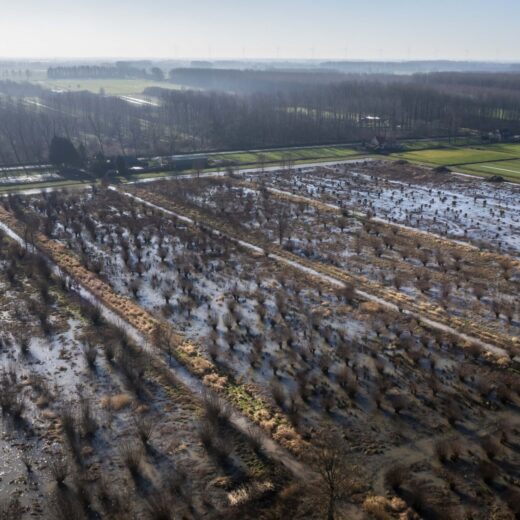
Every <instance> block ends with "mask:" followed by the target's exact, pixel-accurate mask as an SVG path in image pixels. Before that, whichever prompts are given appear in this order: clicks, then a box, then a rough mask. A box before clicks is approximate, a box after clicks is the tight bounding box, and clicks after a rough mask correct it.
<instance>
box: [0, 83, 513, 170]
mask: <svg viewBox="0 0 520 520" xmlns="http://www.w3.org/2000/svg"><path fill="white" fill-rule="evenodd" d="M16 85H18V87H17V86H16ZM146 94H147V95H149V96H153V97H154V98H156V99H157V100H158V106H153V105H136V104H130V103H128V102H127V101H125V100H123V99H119V98H117V97H110V96H104V95H100V94H93V93H90V92H66V93H55V92H51V91H48V90H45V89H42V88H40V87H34V86H31V85H29V84H13V83H12V82H0V163H1V164H3V165H13V164H31V163H46V162H48V152H49V147H50V144H51V141H52V138H53V137H54V136H60V137H65V138H67V139H69V140H70V141H72V142H73V143H74V144H75V146H76V147H78V148H79V147H80V146H81V147H82V148H83V149H84V150H85V152H86V154H87V155H88V156H89V157H92V156H94V155H96V154H97V153H100V152H101V153H103V154H104V155H105V156H117V155H122V156H129V155H143V156H153V155H168V154H173V153H179V152H180V153H182V152H193V151H197V150H205V151H206V150H211V149H215V150H222V149H248V148H251V149H252V148H262V147H276V146H279V147H283V146H293V145H308V144H322V143H333V142H338V143H340V142H350V141H359V140H363V139H370V138H371V137H373V136H374V135H386V136H391V137H396V138H405V137H435V136H439V135H444V136H447V135H454V134H456V133H460V131H461V130H466V129H471V130H474V131H476V132H481V133H487V132H489V131H492V130H495V129H497V128H498V129H507V130H509V131H510V133H511V134H514V133H520V75H518V74H484V75H482V74H432V75H425V76H416V77H415V76H414V77H406V78H401V77H395V76H391V77H381V76H378V77H373V76H353V77H349V76H345V80H344V81H341V82H336V81H334V82H332V83H327V84H322V85H309V84H305V83H301V84H299V85H298V86H296V87H293V88H291V89H289V90H284V89H280V90H279V91H272V92H254V93H247V94H244V93H233V94H231V93H227V92H218V91H199V90H169V89H162V88H156V87H152V88H149V89H147V91H146Z"/></svg>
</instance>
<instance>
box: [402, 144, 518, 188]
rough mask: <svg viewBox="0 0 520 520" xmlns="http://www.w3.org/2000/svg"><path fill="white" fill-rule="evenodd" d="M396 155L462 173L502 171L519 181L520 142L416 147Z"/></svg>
mask: <svg viewBox="0 0 520 520" xmlns="http://www.w3.org/2000/svg"><path fill="white" fill-rule="evenodd" d="M393 156H394V157H396V158H400V159H406V160H407V161H410V162H416V163H421V164H427V165H430V166H448V167H451V168H453V169H455V170H457V171H460V172H463V173H470V174H473V175H481V176H483V177H490V176H492V175H500V176H502V177H504V178H505V179H507V180H511V181H514V182H520V144H500V143H496V144H489V145H478V146H476V145H473V146H467V147H451V148H448V147H446V148H439V149H430V150H414V151H405V152H401V153H397V154H393Z"/></svg>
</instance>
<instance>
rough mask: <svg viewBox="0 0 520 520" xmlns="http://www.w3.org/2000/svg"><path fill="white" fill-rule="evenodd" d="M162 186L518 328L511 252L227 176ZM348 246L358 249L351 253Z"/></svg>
mask: <svg viewBox="0 0 520 520" xmlns="http://www.w3.org/2000/svg"><path fill="white" fill-rule="evenodd" d="M157 191H160V193H163V194H164V193H166V194H168V196H169V197H171V198H174V199H177V200H180V201H183V202H185V201H186V200H188V201H189V202H190V203H193V204H197V205H198V206H199V207H201V208H203V209H204V210H205V211H206V212H209V213H212V212H213V214H214V215H215V216H218V217H220V218H224V219H226V220H228V221H229V222H231V223H232V224H233V225H234V226H235V227H236V228H237V229H239V228H240V226H243V225H246V226H247V227H248V228H249V229H250V230H253V231H255V230H262V232H263V233H265V234H266V236H267V238H269V239H270V240H272V241H277V242H278V243H279V244H280V245H282V246H284V247H285V248H286V249H287V250H289V251H291V252H294V253H296V254H299V255H301V256H303V257H305V258H308V259H311V260H317V261H320V262H323V263H325V264H330V265H333V266H336V267H340V268H346V269H348V270H349V271H351V272H354V273H358V274H360V275H363V276H367V277H368V278H370V279H372V280H374V281H377V282H379V283H381V284H383V285H384V286H387V287H391V288H393V289H396V290H397V291H401V292H404V293H406V294H412V295H414V296H415V297H416V298H424V299H431V300H433V301H435V302H436V303H437V304H438V305H440V306H441V307H442V308H444V309H446V310H447V311H449V312H450V313H451V314H454V315H460V314H463V315H464V314H465V315H467V317H474V316H475V315H477V314H478V315H480V316H481V317H482V318H483V319H485V320H486V321H489V322H492V323H496V322H497V320H499V321H498V323H499V324H500V327H501V328H503V329H507V328H508V327H509V328H510V329H511V328H512V330H513V333H514V330H515V329H517V327H518V326H519V325H520V321H519V316H520V310H519V303H518V301H517V299H516V298H515V297H514V295H515V293H516V292H517V290H518V283H519V278H518V276H519V273H518V272H517V270H516V268H515V264H514V262H513V261H512V260H511V259H510V258H509V257H506V256H502V257H498V258H497V260H496V261H494V262H490V261H485V262H484V261H482V260H479V259H478V255H477V254H474V255H471V256H470V255H468V253H467V250H465V248H463V247H462V248H461V247H458V246H457V245H456V244H453V245H452V246H449V247H448V246H447V245H446V246H443V247H441V246H440V245H438V244H435V243H434V244H433V245H432V244H431V242H430V241H429V240H428V239H427V238H426V237H424V236H422V235H415V236H413V235H411V233H410V232H408V231H403V230H401V229H400V228H399V227H398V226H388V225H383V224H380V223H377V222H374V221H371V220H370V219H358V218H354V217H348V216H340V215H338V214H333V213H332V214H331V213H330V212H324V211H321V210H320V209H319V208H315V207H312V206H309V205H308V204H306V203H304V202H302V203H289V202H287V201H280V200H277V199H276V198H275V197H274V196H273V195H272V194H271V193H270V192H269V191H267V189H265V188H261V189H260V190H259V191H258V192H257V193H256V194H255V196H253V195H252V193H251V190H247V191H246V190H244V189H243V188H241V187H238V188H237V187H234V186H233V183H232V182H230V181H229V180H220V179H203V180H201V179H199V180H197V181H193V182H188V181H186V182H183V183H182V185H181V186H179V184H178V183H174V184H172V183H162V184H161V185H160V186H159V187H157ZM209 193H211V198H210V195H209ZM212 208H213V209H212ZM345 250H349V251H351V253H355V254H349V255H348V256H345V255H344V251H345ZM368 259H370V261H367V260H368ZM468 304H469V306H468ZM468 312H469V313H470V314H469V315H468V314H467V313H468Z"/></svg>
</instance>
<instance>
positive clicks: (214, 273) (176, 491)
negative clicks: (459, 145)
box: [0, 161, 520, 520]
mask: <svg viewBox="0 0 520 520" xmlns="http://www.w3.org/2000/svg"><path fill="white" fill-rule="evenodd" d="M517 192H518V188H517V187H515V186H511V185H506V184H483V183H482V181H479V180H475V179H466V178H456V177H453V176H450V175H446V174H444V175H443V174H436V173H433V172H431V171H430V170H426V169H423V168H419V167H416V166H412V165H410V164H408V165H401V164H397V163H395V162H387V161H359V162H358V163H350V164H344V165H341V164H338V165H337V166H330V167H315V166H313V167H310V166H307V167H305V166H302V167H297V168H296V169H295V170H293V171H288V170H287V169H284V170H279V171H269V172H264V173H261V172H256V173H248V174H247V175H242V176H239V175H231V176H218V177H206V178H177V179H171V180H157V181H154V182H148V183H143V184H136V185H119V186H113V187H108V188H100V187H95V188H92V189H84V190H81V191H80V190H76V191H73V192H67V191H56V192H52V193H48V194H41V195H40V194H35V195H29V196H22V195H11V196H10V197H7V198H4V199H3V200H2V206H1V207H0V221H1V222H3V223H4V225H7V226H9V227H10V228H11V229H14V230H15V231H16V232H17V233H18V235H19V236H20V237H22V239H21V240H20V241H21V243H22V244H25V245H26V246H27V248H26V249H24V248H23V247H22V246H21V245H16V244H15V243H13V242H12V241H11V239H10V238H8V237H3V238H2V244H3V247H2V248H1V249H0V254H1V255H2V256H1V260H0V280H1V282H0V283H2V284H3V287H5V288H6V290H4V292H3V293H2V296H1V297H0V303H1V304H2V309H1V310H2V312H1V313H0V320H2V325H3V329H2V331H3V332H2V334H3V335H2V338H3V339H2V341H3V343H2V345H4V346H3V347H2V348H1V349H0V365H2V364H3V366H4V367H5V374H6V375H5V377H4V388H7V386H8V384H9V382H10V381H12V380H15V381H17V382H18V383H17V384H18V385H19V388H23V389H24V390H23V393H22V395H23V397H24V398H23V403H24V404H23V405H19V404H18V401H17V400H15V402H14V404H13V402H11V401H9V400H6V399H4V401H6V403H5V410H4V418H3V419H2V427H3V428H4V432H5V434H4V437H3V438H2V439H3V440H2V441H1V442H4V443H5V444H4V447H5V449H4V450H2V452H1V453H2V454H5V455H3V456H5V457H7V459H6V460H7V463H9V464H10V467H13V475H12V476H11V475H10V477H12V478H11V479H10V482H11V483H12V485H11V487H9V488H8V493H11V492H14V493H18V495H19V496H20V501H19V504H18V505H19V507H21V508H26V509H27V510H28V511H33V512H34V515H35V516H38V514H43V513H41V511H43V510H45V511H48V510H49V509H45V508H52V511H62V512H61V513H60V514H62V515H63V514H64V513H63V510H66V508H69V510H70V508H71V507H74V508H76V509H75V511H79V512H78V515H80V517H81V514H82V513H84V512H85V511H86V510H87V509H86V507H87V506H86V505H85V504H86V502H85V498H84V497H85V496H87V497H88V504H89V505H88V508H93V509H94V510H96V511H98V512H99V514H101V515H103V514H105V515H106V514H107V511H108V509H106V508H107V507H109V506H108V505H107V503H109V504H111V503H112V502H113V500H115V499H110V500H108V501H107V500H105V498H104V496H105V495H104V494H103V493H102V492H101V490H99V489H98V487H96V486H92V485H90V484H85V485H83V484H82V482H84V481H87V482H89V481H90V480H89V479H90V478H91V477H92V474H91V473H89V472H90V471H94V470H93V469H92V468H104V467H105V466H106V467H108V468H109V470H108V471H110V473H109V475H110V478H111V482H113V487H114V488H115V487H118V489H126V490H128V492H129V493H131V498H129V499H126V496H125V497H123V498H122V499H120V500H119V501H117V503H118V504H121V503H122V502H124V503H127V505H128V507H129V508H130V509H131V511H133V512H134V514H136V515H137V516H138V517H143V518H148V517H150V518H158V516H154V514H158V513H157V511H155V510H153V508H152V504H153V503H161V504H162V503H163V502H164V503H167V504H171V503H172V502H173V503H174V504H176V506H175V507H176V509H175V510H174V512H176V513H178V514H179V515H182V516H184V517H185V518H197V517H200V516H205V517H208V518H221V517H222V516H227V517H230V518H237V519H238V518H249V516H248V514H253V513H252V512H253V511H255V514H253V516H251V518H280V517H284V516H283V515H284V514H285V515H287V514H288V513H287V512H288V511H291V513H290V515H291V516H290V517H292V518H302V519H303V518H309V517H312V514H313V513H312V511H313V507H314V508H318V510H319V508H320V507H323V504H324V502H323V501H324V500H326V499H325V498H324V496H326V494H325V495H324V492H323V480H321V478H320V475H321V473H320V468H321V467H322V466H321V465H320V463H322V462H323V461H324V460H325V459H326V454H328V453H330V451H331V447H330V446H331V445H332V446H336V448H338V447H341V453H343V455H342V460H341V467H342V468H343V469H342V471H345V473H346V474H348V475H349V478H348V479H347V480H345V481H343V485H344V486H345V494H344V495H342V498H341V499H340V502H341V504H342V506H341V508H339V509H338V510H339V511H343V515H341V514H340V515H339V518H345V519H346V518H381V516H380V514H381V511H384V513H385V515H386V516H385V518H402V517H403V516H402V515H407V517H410V518H414V515H421V516H422V517H426V518H439V519H441V518H442V519H445V518H446V519H452V518H453V519H458V518H464V517H468V515H469V516H471V517H472V518H477V519H482V520H484V519H487V518H489V517H490V515H491V514H495V513H497V514H500V515H501V517H503V518H511V519H512V518H514V515H515V514H516V512H517V511H518V509H517V504H518V494H517V493H518V491H517V487H516V484H515V482H516V481H517V479H518V478H519V472H520V469H519V468H520V451H519V445H520V438H519V437H520V417H519V416H518V413H517V410H518V408H517V407H518V406H519V405H520V399H519V395H518V394H519V392H520V387H519V386H518V378H517V377H516V374H517V372H516V370H517V369H518V366H519V363H520V358H519V347H520V345H519V342H518V336H519V329H520V309H519V307H518V300H517V298H516V295H517V294H518V289H519V283H520V263H519V261H518V255H519V252H520V244H519V243H518V237H519V233H518V225H519V220H520V215H519V214H518V206H517V205H515V203H514V201H515V200H516V199H517V196H518V193H517ZM471 208H473V209H471ZM419 210H420V211H419ZM32 244H34V245H35V246H36V247H37V248H38V249H40V250H41V251H43V252H45V254H46V255H47V256H49V257H50V258H51V259H52V260H53V261H54V262H55V263H56V264H57V266H59V268H60V271H61V272H62V273H66V274H67V275H68V276H69V277H70V279H69V281H68V282H67V281H66V280H62V279H60V278H56V277H55V276H54V275H52V273H49V271H48V268H46V267H45V263H44V262H42V261H41V260H39V259H38V257H37V256H34V255H33V254H31V253H30V251H32V247H33V246H32ZM35 266H36V267H35ZM46 283H47V284H48V285H49V288H48V289H46V288H45V284H46ZM80 286H81V287H86V288H87V289H88V290H90V291H91V294H93V295H94V296H95V298H96V299H97V301H98V303H96V304H94V305H93V304H92V301H91V299H90V300H88V301H87V300H85V296H83V297H81V296H80V295H81V294H83V292H82V291H81V290H80V289H79V287H80ZM78 292H79V295H78ZM44 301H48V302H51V305H47V308H50V309H51V310H50V311H49V316H47V317H45V316H44V315H42V310H41V302H44ZM17 302H22V303H21V304H19V305H17ZM99 304H101V305H102V306H101V307H100V305H99ZM103 306H105V307H106V306H108V308H109V309H111V311H112V314H115V316H116V318H117V319H116V320H114V319H113V318H110V315H109V314H108V315H107V314H106V312H105V311H103ZM25 309H27V310H26V311H25V312H24V310H25ZM19 314H26V315H27V316H28V318H27V321H26V325H25V327H22V328H20V326H19V322H18V321H17V319H16V318H15V317H16V316H18V315H19ZM29 327H31V328H30V329H29ZM132 327H133V328H132ZM24 330H25V331H27V330H31V331H32V334H31V335H32V337H33V338H34V339H33V340H31V341H29V344H28V342H27V340H26V339H25V337H24ZM136 330H137V332H138V333H139V334H137V333H135V331H136ZM136 334H137V335H136ZM13 361H14V362H15V363H14V365H13V363H12V362H13ZM13 371H14V372H15V373H14V375H13ZM32 371H37V373H38V374H43V377H44V378H47V379H49V380H50V381H49V383H48V386H50V387H51V390H53V392H54V393H52V394H50V395H51V396H52V397H49V396H48V404H45V403H44V402H43V401H42V403H41V407H40V406H39V405H38V404H37V403H38V402H39V398H40V393H38V392H40V390H39V388H40V387H39V386H38V384H40V383H39V379H38V378H37V381H36V383H34V382H33V376H32V375H31V372H32ZM57 374H60V379H58V381H59V382H58V383H56V382H55V381H54V380H56V379H57ZM9 378H10V379H9ZM193 381H195V383H192V382H193ZM53 385H62V386H60V387H58V388H54V387H53ZM78 385H79V386H78ZM40 386H42V384H40ZM43 386H44V385H43ZM49 392H50V390H49ZM6 395H7V394H6ZM63 396H67V398H66V399H65V397H63ZM95 396H98V397H99V399H97V400H96V399H95ZM123 396H124V397H123ZM119 400H122V402H123V403H124V404H123V405H121V408H119V402H120V401H119ZM86 402H87V403H90V408H87V405H86V404H85V403H86ZM20 406H21V408H20ZM2 407H3V409H4V402H2ZM67 410H69V412H67ZM70 410H72V411H73V412H70ZM235 413H238V414H242V415H241V416H243V417H247V420H248V421H251V425H252V427H253V426H254V428H259V430H254V429H250V427H246V428H245V429H244V428H240V427H237V424H243V423H241V422H239V423H237V422H236V421H235V420H234V419H232V417H234V415H232V414H235ZM67 414H68V415H67ZM71 414H72V416H73V417H76V418H77V422H76V423H74V424H75V427H74V428H72V429H71V427H70V426H69V422H70V421H71V419H70V417H69V416H70V415H71ZM92 416H94V418H95V420H91V417H92ZM85 417H86V418H85ZM20 419H22V420H23V421H24V424H25V425H26V426H25V427H23V428H22V427H19V428H18V429H17V428H16V427H15V426H14V425H15V424H17V421H18V420H20ZM47 420H49V421H53V422H52V424H53V425H54V427H55V429H51V428H49V427H48V426H47V423H45V421H47ZM73 422H74V421H73ZM92 422H93V423H94V424H95V426H92V424H91V423H92ZM149 422H153V423H155V422H157V423H158V425H159V426H157V427H156V428H155V429H153V431H152V433H150V435H149V436H148V435H145V434H144V433H141V432H144V431H149V428H145V426H143V425H144V424H149ZM40 423H41V424H43V426H41V429H36V426H40ZM85 424H87V425H88V424H90V426H85ZM27 425H30V426H31V428H33V429H36V433H34V434H33V435H31V436H27V437H25V435H26V434H25V431H26V430H27V428H28V426H27ZM35 425H36V426H35ZM48 431H51V432H54V437H52V439H47V437H46V435H47V433H46V432H48ZM116 432H118V433H117V434H116ZM259 432H261V433H259ZM143 436H144V437H143ZM264 436H265V437H266V438H268V439H269V440H270V442H274V443H275V445H277V446H279V447H280V449H283V450H285V451H283V452H280V451H276V450H274V449H273V447H272V445H271V447H270V448H269V449H267V448H266V446H268V445H267V444H265V441H264V440H263V439H264ZM143 439H144V440H143ZM21 443H22V444H21ZM21 445H23V446H25V447H26V448H27V449H26V450H25V451H27V452H28V453H30V454H31V456H32V454H33V453H34V454H35V455H34V458H35V459H36V460H40V459H41V460H45V461H47V459H43V458H42V457H40V456H39V454H40V450H42V452H44V453H45V454H46V455H45V456H46V457H48V458H49V459H48V460H49V461H50V460H53V461H54V460H57V461H58V462H59V464H58V469H59V468H60V467H61V468H63V466H64V464H63V461H66V467H67V471H66V476H65V477H64V478H63V479H61V477H60V479H61V482H60V479H59V480H56V477H55V473H56V472H57V471H56V469H55V465H54V464H51V463H50V462H49V463H48V465H47V462H41V463H37V462H35V463H34V469H33V467H32V466H31V471H33V473H34V474H35V480H36V482H37V487H34V489H33V488H31V487H30V485H29V484H27V482H31V485H32V486H34V483H33V482H34V479H28V478H27V474H28V473H27V472H28V469H27V464H26V463H25V462H24V461H25V460H26V459H25V456H24V458H22V453H21V452H20V446H21ZM42 446H43V447H42ZM47 446H48V448H47ZM121 446H123V448H121ZM78 453H79V455H78ZM136 453H137V455H136ZM334 453H337V452H334ZM136 459H137V461H138V462H137V463H136V462H135V461H136ZM10 461H12V464H11V463H10ZM29 463H30V461H29ZM298 464H299V465H300V466H297V465H298ZM48 468H54V469H53V470H52V471H51V470H49V469H48ZM84 468H88V469H84ZM172 468H173V469H172ZM194 468H195V469H194ZM295 468H298V469H297V470H295ZM58 473H59V472H58ZM298 474H302V475H305V477H304V479H303V480H304V481H302V480H300V479H299V478H298ZM61 475H63V470H62V471H61ZM171 475H174V476H175V478H177V480H175V478H174V477H172V476H171ZM172 478H173V480H174V482H173V483H170V479H172ZM179 481H182V485H181V484H179ZM37 490H43V491H42V492H41V493H40V494H38V492H37ZM108 494H109V495H110V492H108ZM9 496H11V495H10V494H8V496H5V497H0V503H1V500H2V499H4V501H5V500H7V499H8V497H9ZM302 496H303V497H305V499H300V500H296V499H295V497H300V498H301V497H302ZM64 497H65V498H64ZM64 504H65V505H64ZM40 508H41V509H40ZM321 510H322V509H321ZM283 511H285V513H283ZM492 512H493V513H492ZM124 514H128V513H127V512H126V511H123V512H121V517H122V518H124V517H125V516H124ZM139 515H141V516H139ZM277 515H278V516H277ZM280 515H281V516H280ZM378 515H379V516H378ZM62 517H63V518H65V516H56V518H62ZM285 517H287V516H285ZM161 518H162V517H161ZM170 518H172V517H171V516H170Z"/></svg>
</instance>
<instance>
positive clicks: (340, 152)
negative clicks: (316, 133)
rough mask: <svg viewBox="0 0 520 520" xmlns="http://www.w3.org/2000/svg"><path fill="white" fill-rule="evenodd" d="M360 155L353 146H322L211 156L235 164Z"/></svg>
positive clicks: (339, 158)
mask: <svg viewBox="0 0 520 520" xmlns="http://www.w3.org/2000/svg"><path fill="white" fill-rule="evenodd" d="M356 155H360V152H359V151H357V150H354V149H353V148H345V147H336V146H324V147H316V148H301V149H290V148H289V149H287V150H273V151H269V150H265V151H261V152H243V153H223V154H218V155H215V156H213V157H212V158H214V159H220V160H229V161H233V162H236V163H237V164H259V163H261V162H262V161H263V162H265V163H273V162H282V161H292V162H293V163H294V161H304V160H310V159H323V160H328V159H330V160H335V159H337V160H341V159H345V158H346V159H348V158H350V157H354V156H356Z"/></svg>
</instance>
